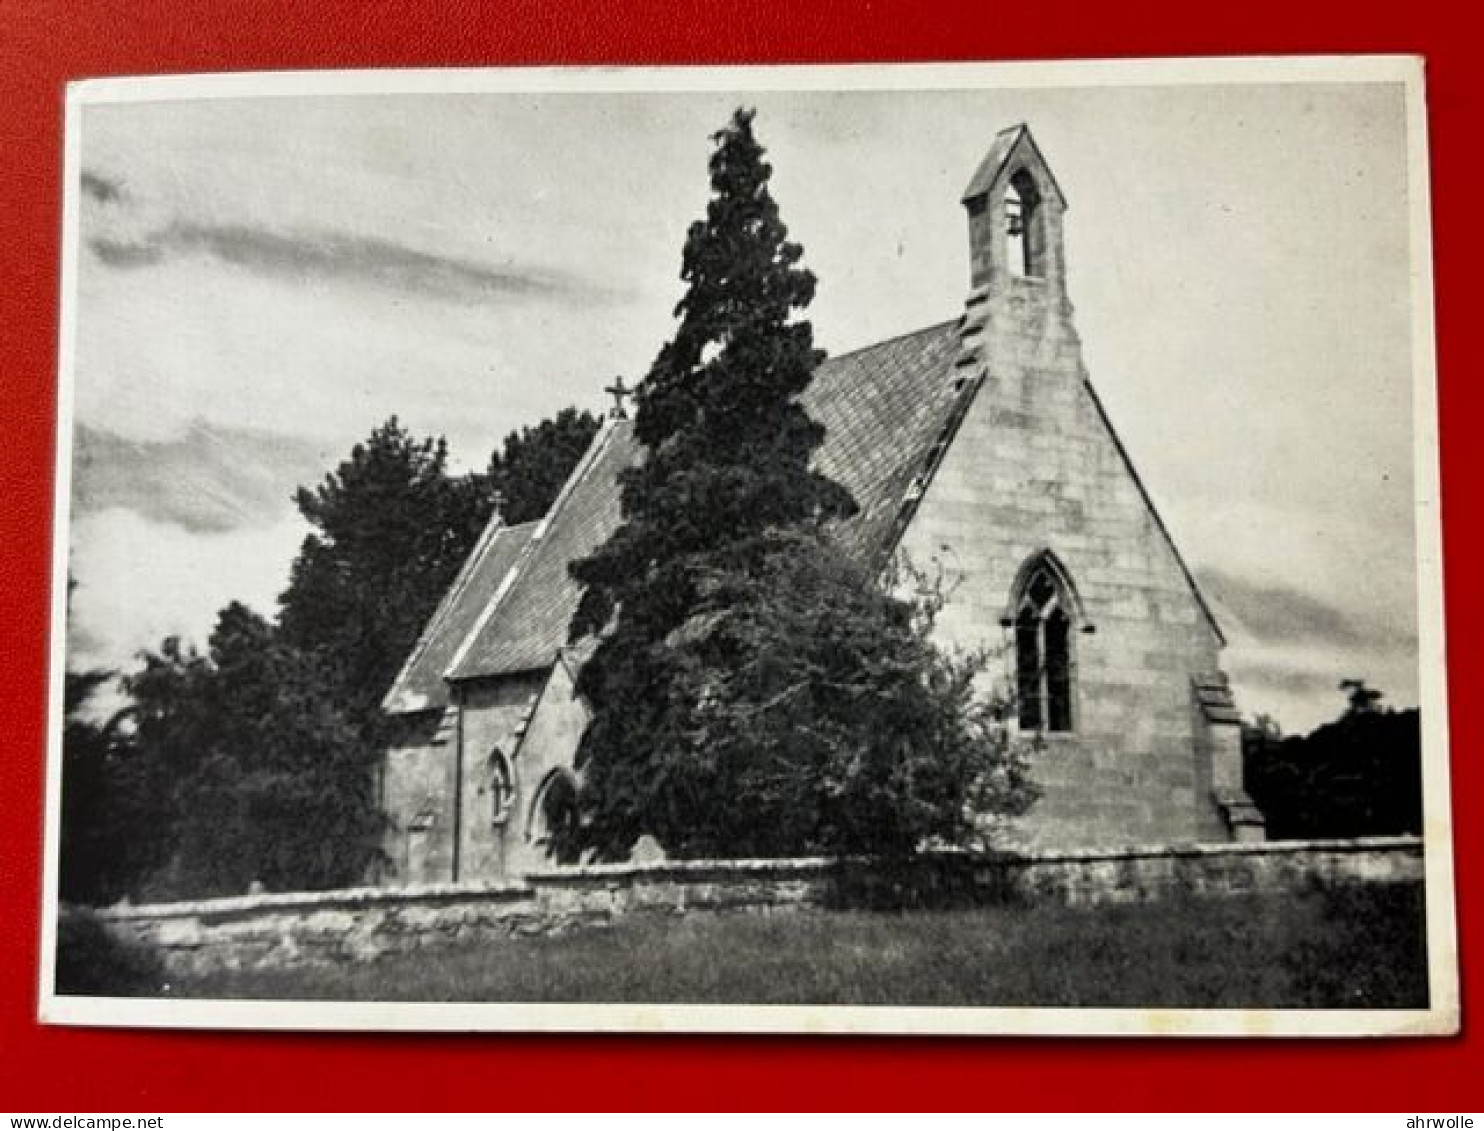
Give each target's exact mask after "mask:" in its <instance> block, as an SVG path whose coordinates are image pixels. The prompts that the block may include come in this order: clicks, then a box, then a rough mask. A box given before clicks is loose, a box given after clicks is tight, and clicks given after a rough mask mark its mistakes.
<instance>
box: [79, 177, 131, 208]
mask: <svg viewBox="0 0 1484 1131" xmlns="http://www.w3.org/2000/svg"><path fill="white" fill-rule="evenodd" d="M82 191H83V195H85V196H87V197H89V198H90V199H92V200H96V201H97V202H98V203H99V204H116V203H118V202H119V201H121V200H123V198H124V195H125V193H124V182H123V181H122V180H120V179H119V178H117V177H111V176H109V175H108V174H107V173H100V172H98V171H97V170H96V169H84V170H83V171H82Z"/></svg>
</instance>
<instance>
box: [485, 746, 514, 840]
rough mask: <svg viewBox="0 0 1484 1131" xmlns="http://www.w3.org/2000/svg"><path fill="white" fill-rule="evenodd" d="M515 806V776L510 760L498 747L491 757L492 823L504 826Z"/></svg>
mask: <svg viewBox="0 0 1484 1131" xmlns="http://www.w3.org/2000/svg"><path fill="white" fill-rule="evenodd" d="M514 804H515V774H514V773H513V772H512V771H511V769H510V759H509V758H507V757H505V752H504V751H503V750H500V749H499V748H498V747H497V748H496V749H495V752H494V753H493V754H491V755H490V821H491V823H493V824H496V825H503V824H504V823H505V822H506V821H508V820H509V819H510V809H511V807H512V806H513V805H514Z"/></svg>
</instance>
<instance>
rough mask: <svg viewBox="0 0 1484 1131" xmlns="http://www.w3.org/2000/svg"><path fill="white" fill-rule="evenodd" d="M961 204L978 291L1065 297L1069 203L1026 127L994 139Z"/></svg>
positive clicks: (972, 279) (973, 282)
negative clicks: (1033, 292)
mask: <svg viewBox="0 0 1484 1131" xmlns="http://www.w3.org/2000/svg"><path fill="white" fill-rule="evenodd" d="M963 204H964V208H965V209H966V210H967V211H968V214H969V275H970V285H971V286H972V287H973V289H974V290H976V291H980V290H986V291H988V292H990V293H991V294H995V293H1004V292H1005V291H1007V290H1008V289H1010V288H1013V287H1022V288H1028V289H1031V290H1035V289H1044V290H1046V291H1047V292H1049V293H1050V294H1054V295H1055V296H1056V297H1058V298H1060V297H1063V296H1064V295H1065V292H1066V259H1065V256H1064V255H1063V251H1062V215H1063V214H1064V213H1065V212H1066V209H1067V201H1066V197H1064V196H1063V195H1062V191H1061V187H1060V186H1059V185H1058V184H1057V183H1056V178H1055V177H1054V176H1052V175H1051V169H1050V168H1049V167H1048V166H1047V164H1046V159H1045V158H1044V157H1043V156H1042V155H1041V150H1040V148H1039V147H1038V146H1037V145H1036V141H1035V138H1033V137H1032V136H1031V131H1030V130H1029V129H1028V128H1027V127H1026V126H1024V125H1018V126H1012V127H1010V128H1009V129H1007V130H1001V131H1000V133H999V134H998V135H996V137H995V140H994V144H993V145H992V146H991V147H990V150H989V153H988V154H987V155H986V156H985V158H984V160H983V161H982V162H981V163H980V165H979V168H978V170H977V171H976V172H975V173H974V176H973V178H972V179H971V180H970V181H969V187H968V188H967V189H965V190H964V195H963Z"/></svg>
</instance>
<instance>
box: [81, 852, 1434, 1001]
mask: <svg viewBox="0 0 1484 1131" xmlns="http://www.w3.org/2000/svg"><path fill="white" fill-rule="evenodd" d="M1422 877H1423V858H1422V842H1421V840H1420V839H1418V838H1417V837H1368V838H1360V839H1355V840H1328V841H1272V842H1266V843H1256V844H1209V845H1184V846H1163V847H1135V848H1121V849H1098V850H1076V851H1056V852H1052V851H1040V852H1023V853H1015V854H983V853H971V852H961V851H938V852H931V853H924V854H923V855H922V856H920V857H918V858H916V859H914V860H913V861H911V862H910V863H909V864H908V865H906V866H904V867H901V868H899V869H895V870H893V871H891V872H888V873H883V872H882V870H881V869H880V868H879V867H873V866H872V865H869V864H868V863H866V862H864V861H839V860H833V859H824V858H814V859H798V860H724V861H717V860H682V861H659V862H650V863H630V864H592V865H584V866H581V867H572V868H554V869H551V870H549V871H543V872H533V873H530V874H529V875H527V876H526V877H525V878H524V879H523V880H519V881H512V882H505V883H460V884H429V885H418V886H413V887H404V888H356V889H350V890H343V891H333V892H296V893H289V894H273V893H264V894H255V895H246V896H240V897H235V898H231V899H213V900H201V901H197V902H190V903H163V904H150V905H139V906H131V905H127V904H125V905H120V906H116V907H111V908H107V909H105V910H102V911H98V912H95V913H93V914H94V916H95V918H96V920H97V921H98V922H99V923H100V924H101V925H102V926H103V928H104V929H105V930H107V931H108V932H109V933H110V934H111V935H112V936H113V937H114V938H115V939H116V940H117V941H119V942H120V943H123V944H125V945H127V946H131V947H142V948H146V949H148V950H150V951H153V952H154V953H155V954H156V955H158V956H159V957H160V958H161V959H162V961H163V962H164V964H165V966H166V967H167V968H168V969H170V970H171V971H174V972H180V973H187V974H189V973H204V972H207V971H212V970H221V969H227V970H231V969H241V968H247V967H262V966H291V965H301V964H312V963H325V962H345V961H365V960H368V959H372V958H376V957H379V956H381V955H384V954H396V953H407V952H410V951H413V950H424V949H429V948H434V947H437V946H440V945H446V944H449V943H455V942H467V941H473V940H477V939H482V938H504V937H511V936H518V935H545V934H557V933H561V932H564V931H569V930H573V929H580V928H588V927H597V926H601V925H603V924H606V923H608V922H611V921H612V920H613V919H615V918H617V917H619V916H622V915H627V914H632V913H645V912H648V913H657V912H662V913H666V914H684V913H693V912H725V911H740V912H750V913H768V912H772V911H775V910H779V909H787V908H794V907H801V906H814V907H828V906H834V907H840V906H874V905H880V904H882V903H890V902H902V901H903V900H904V897H905V898H906V901H909V902H910V901H914V899H915V900H916V901H919V902H927V903H933V902H951V903H955V904H959V905H962V904H964V903H970V904H973V903H983V904H988V903H998V902H1005V901H1027V902H1034V901H1041V902H1060V903H1067V904H1079V905H1085V904H1097V903H1110V902H1137V901H1147V900H1156V899H1161V898H1166V897H1169V896H1173V895H1180V894H1186V893H1190V894H1201V895H1220V894H1232V893H1241V892H1292V891H1306V890H1312V889H1315V888H1321V887H1331V886H1339V885H1345V884H1354V883H1401V882H1412V881H1421V879H1422ZM78 914H81V913H80V912H78V911H76V910H73V909H66V908H64V909H63V916H64V918H65V917H66V916H68V915H78Z"/></svg>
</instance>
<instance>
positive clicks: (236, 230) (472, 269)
mask: <svg viewBox="0 0 1484 1131" xmlns="http://www.w3.org/2000/svg"><path fill="white" fill-rule="evenodd" d="M82 191H83V194H84V196H85V197H87V198H88V199H89V200H91V201H93V202H95V203H96V204H99V205H103V206H105V207H104V208H103V209H100V210H98V211H97V212H96V213H94V214H93V216H92V217H91V220H90V221H88V222H87V223H88V227H90V228H91V229H92V231H91V232H90V233H89V234H88V235H87V238H86V243H87V246H88V247H89V248H90V249H91V250H92V252H93V254H94V255H96V256H97V257H98V260H99V261H100V262H101V263H103V264H104V265H105V266H108V267H112V268H115V269H116V270H121V271H129V270H137V269H140V268H145V267H152V266H155V265H158V264H160V263H163V262H166V261H167V260H170V259H172V258H176V257H181V256H191V255H196V256H204V257H206V258H208V259H213V260H216V261H217V262H220V263H225V264H229V265H231V266H233V267H238V268H241V269H243V270H246V271H250V272H252V273H254V274H256V275H260V276H264V277H268V278H273V279H280V280H290V281H299V282H310V281H331V282H345V283H349V284H353V285H354V284H359V285H365V286H373V287H378V288H383V289H386V290H390V291H395V292H397V293H400V294H419V295H424V296H427V297H430V298H435V299H441V300H444V301H452V302H478V301H486V300H489V299H491V298H500V297H543V296H555V297H561V296H567V297H583V298H593V297H600V295H601V291H602V288H601V287H600V286H598V285H597V284H595V283H593V282H591V281H588V280H585V279H581V278H575V277H572V276H570V275H567V274H564V273H561V272H557V271H551V270H546V269H543V268H540V267H537V266H532V265H529V264H519V263H506V264H502V263H494V262H488V261H485V260H481V259H478V258H474V257H468V256H460V255H455V254H448V253H445V252H439V251H433V250H430V249H428V248H422V247H417V246H414V245H413V244H410V243H407V242H404V241H401V240H397V239H391V238H387V237H385V236H382V235H374V234H368V233H364V232H355V231H350V230H345V229H340V228H332V227H325V226H312V225H311V226H288V227H274V226H270V225H266V224H261V223H256V222H244V221H228V222H219V221H216V220H203V219H200V218H195V217H190V216H182V215H174V216H172V215H170V214H168V213H164V214H162V213H160V212H159V211H157V210H155V209H152V208H151V207H150V204H149V202H148V201H142V200H139V199H137V198H131V195H130V193H129V192H128V190H127V188H126V187H125V184H124V180H123V178H122V177H120V176H117V175H116V174H113V173H111V172H106V171H103V170H100V169H96V168H93V169H85V170H84V171H83V174H82ZM85 230H86V229H85Z"/></svg>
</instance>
